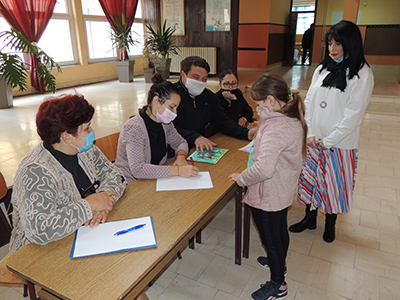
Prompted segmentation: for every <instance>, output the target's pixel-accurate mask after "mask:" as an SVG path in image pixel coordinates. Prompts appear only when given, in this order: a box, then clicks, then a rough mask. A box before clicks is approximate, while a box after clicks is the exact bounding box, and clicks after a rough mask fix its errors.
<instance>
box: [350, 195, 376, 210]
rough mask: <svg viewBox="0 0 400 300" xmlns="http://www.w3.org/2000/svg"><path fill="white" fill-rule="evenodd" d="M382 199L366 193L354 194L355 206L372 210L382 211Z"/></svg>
mask: <svg viewBox="0 0 400 300" xmlns="http://www.w3.org/2000/svg"><path fill="white" fill-rule="evenodd" d="M381 201H383V200H380V199H379V198H374V197H368V196H364V195H354V197H353V208H360V209H365V210H370V211H381Z"/></svg>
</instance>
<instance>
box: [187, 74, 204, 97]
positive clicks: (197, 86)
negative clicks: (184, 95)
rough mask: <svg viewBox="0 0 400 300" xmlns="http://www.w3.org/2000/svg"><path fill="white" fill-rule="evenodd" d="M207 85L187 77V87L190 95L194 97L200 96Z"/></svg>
mask: <svg viewBox="0 0 400 300" xmlns="http://www.w3.org/2000/svg"><path fill="white" fill-rule="evenodd" d="M206 85H207V83H206V82H203V81H199V80H195V79H192V78H188V77H187V76H186V83H185V86H186V88H187V89H188V91H189V94H191V95H193V96H198V95H200V94H201V93H202V92H203V91H204V89H205V88H206Z"/></svg>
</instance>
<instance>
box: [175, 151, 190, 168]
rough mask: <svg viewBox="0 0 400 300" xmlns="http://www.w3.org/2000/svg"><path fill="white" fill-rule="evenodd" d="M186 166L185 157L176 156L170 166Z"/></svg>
mask: <svg viewBox="0 0 400 300" xmlns="http://www.w3.org/2000/svg"><path fill="white" fill-rule="evenodd" d="M187 164H188V161H187V160H186V155H181V154H179V155H177V156H176V159H175V161H174V163H173V164H172V165H173V166H179V167H180V166H186V165H187Z"/></svg>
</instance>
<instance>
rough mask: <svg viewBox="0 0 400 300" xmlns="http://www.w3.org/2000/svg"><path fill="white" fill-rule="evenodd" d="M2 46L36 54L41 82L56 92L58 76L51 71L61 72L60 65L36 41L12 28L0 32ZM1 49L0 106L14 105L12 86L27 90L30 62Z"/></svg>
mask: <svg viewBox="0 0 400 300" xmlns="http://www.w3.org/2000/svg"><path fill="white" fill-rule="evenodd" d="M0 40H2V48H1V50H3V49H4V48H9V49H11V50H12V51H15V52H22V53H26V54H28V55H35V56H36V58H37V60H38V62H39V63H38V66H36V67H35V69H34V72H36V74H37V77H38V80H39V82H40V81H42V82H43V87H44V89H45V90H46V91H49V92H52V93H55V92H56V90H57V84H56V78H55V76H54V75H53V74H52V73H51V72H50V71H51V70H52V69H53V68H56V69H57V73H60V72H61V68H60V66H59V65H58V64H57V63H56V62H55V61H54V60H53V59H52V58H51V57H50V56H48V55H47V54H46V53H45V52H44V51H43V50H42V49H40V48H39V47H38V46H37V45H36V43H31V42H30V41H29V40H28V39H26V38H25V37H24V36H23V35H22V34H21V33H20V32H19V31H18V30H16V29H14V28H12V29H11V30H10V31H3V32H1V33H0ZM1 50H0V79H1V81H2V84H1V88H3V90H1V88H0V93H1V95H0V108H7V107H11V106H12V88H15V87H19V91H26V90H27V77H28V73H27V70H26V68H27V67H28V66H30V64H28V63H25V62H24V61H23V60H22V59H21V57H20V56H18V55H17V54H15V53H6V52H2V51H1Z"/></svg>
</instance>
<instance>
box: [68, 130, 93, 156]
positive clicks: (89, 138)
mask: <svg viewBox="0 0 400 300" xmlns="http://www.w3.org/2000/svg"><path fill="white" fill-rule="evenodd" d="M95 138H96V136H95V134H94V130H92V131H91V132H89V133H88V134H87V135H85V142H86V146H85V147H81V148H78V151H79V152H83V151H87V150H89V149H90V148H91V147H92V146H93V142H94V140H95ZM73 146H75V145H73ZM75 147H76V146H75Z"/></svg>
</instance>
